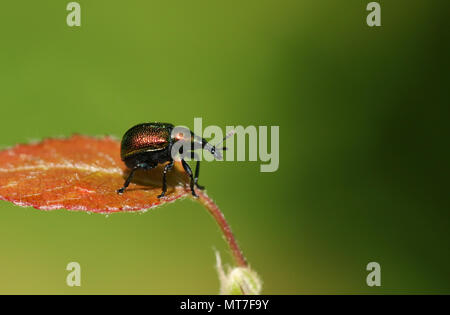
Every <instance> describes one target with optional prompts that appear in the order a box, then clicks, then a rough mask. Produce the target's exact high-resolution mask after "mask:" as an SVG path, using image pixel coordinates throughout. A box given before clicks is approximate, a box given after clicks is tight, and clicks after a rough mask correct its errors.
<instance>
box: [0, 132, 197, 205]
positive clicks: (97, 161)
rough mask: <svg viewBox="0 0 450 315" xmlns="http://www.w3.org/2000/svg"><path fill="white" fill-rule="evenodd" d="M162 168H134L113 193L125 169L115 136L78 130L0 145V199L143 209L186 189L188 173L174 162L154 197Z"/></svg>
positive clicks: (33, 202) (18, 201) (184, 191)
mask: <svg viewBox="0 0 450 315" xmlns="http://www.w3.org/2000/svg"><path fill="white" fill-rule="evenodd" d="M162 168H163V166H162V165H159V166H158V167H157V168H155V169H152V170H150V171H138V172H136V176H135V178H134V180H133V182H132V183H131V184H130V186H129V187H128V189H127V190H126V191H125V193H123V194H122V195H119V194H117V193H116V190H117V189H119V188H120V187H122V185H123V182H124V178H125V177H126V175H128V170H127V168H126V166H125V164H124V163H123V162H122V161H121V160H120V143H119V141H117V140H115V139H113V138H111V137H104V138H93V137H87V136H80V135H74V136H72V137H70V138H68V139H46V140H44V141H42V142H39V143H34V144H21V145H17V146H15V147H13V148H10V149H7V150H4V151H0V199H3V200H7V201H11V202H13V203H15V204H16V205H20V206H32V207H35V208H37V209H43V210H52V209H60V208H65V209H69V210H83V211H89V212H100V213H111V212H119V211H137V210H144V209H149V208H152V207H155V206H157V205H160V204H163V203H166V202H170V201H174V200H176V199H178V198H181V197H184V196H187V195H188V194H190V191H189V189H188V186H187V183H188V177H187V175H186V174H185V173H184V171H183V169H182V166H181V163H179V162H176V163H175V167H174V168H173V169H172V171H170V172H169V174H168V177H167V183H168V190H167V193H166V196H165V197H164V198H161V199H158V198H157V196H158V195H159V194H160V193H161V181H162Z"/></svg>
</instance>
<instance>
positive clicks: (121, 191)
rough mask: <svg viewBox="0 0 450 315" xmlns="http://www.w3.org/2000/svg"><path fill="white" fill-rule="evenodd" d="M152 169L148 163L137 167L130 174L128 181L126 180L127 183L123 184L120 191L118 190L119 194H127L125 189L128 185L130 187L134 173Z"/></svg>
mask: <svg viewBox="0 0 450 315" xmlns="http://www.w3.org/2000/svg"><path fill="white" fill-rule="evenodd" d="M140 168H143V169H150V168H152V167H149V165H148V164H147V163H139V164H137V165H136V166H135V167H133V168H132V169H131V172H130V174H129V175H128V177H127V179H126V180H125V183H124V184H123V187H122V188H120V189H117V193H118V194H123V193H124V192H125V189H127V187H128V185H130V182H131V180H132V179H133V175H134V172H136V171H137V170H138V169H140Z"/></svg>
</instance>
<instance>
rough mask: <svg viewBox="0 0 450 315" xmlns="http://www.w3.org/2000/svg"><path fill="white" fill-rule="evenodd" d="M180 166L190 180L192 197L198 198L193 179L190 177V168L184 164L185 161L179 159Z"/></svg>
mask: <svg viewBox="0 0 450 315" xmlns="http://www.w3.org/2000/svg"><path fill="white" fill-rule="evenodd" d="M181 164H182V165H183V168H184V170H185V171H186V173H188V175H189V177H190V178H191V183H190V186H191V191H192V196H194V197H198V196H197V194H196V193H195V190H194V177H193V176H192V170H191V167H190V166H189V164H187V163H186V161H185V160H184V159H181Z"/></svg>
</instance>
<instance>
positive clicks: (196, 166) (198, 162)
mask: <svg viewBox="0 0 450 315" xmlns="http://www.w3.org/2000/svg"><path fill="white" fill-rule="evenodd" d="M195 157H196V155H195V153H194V152H191V159H195ZM199 174H200V160H197V164H196V165H195V175H194V185H195V186H197V188H198V189H200V190H203V189H205V186H202V185H199V184H198V175H199Z"/></svg>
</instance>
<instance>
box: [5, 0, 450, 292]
mask: <svg viewBox="0 0 450 315" xmlns="http://www.w3.org/2000/svg"><path fill="white" fill-rule="evenodd" d="M68 2H69V1H56V0H53V1H49V0H40V1H23V0H21V1H7V2H5V3H2V5H1V14H0V34H1V44H0V45H1V49H0V104H1V109H2V111H1V113H2V118H1V124H0V146H1V147H2V148H4V147H7V146H11V145H14V144H16V143H22V142H27V141H29V140H34V139H41V138H45V137H51V136H60V135H66V136H68V135H70V134H72V133H75V132H76V133H83V134H88V135H101V134H112V135H115V136H118V137H121V135H122V134H123V133H124V132H125V131H126V130H127V129H128V128H129V127H130V126H132V125H134V124H136V123H139V122H144V121H167V122H172V123H174V124H177V125H187V126H189V127H193V121H194V117H202V118H203V124H204V125H218V126H222V127H225V126H227V125H243V126H248V125H256V126H259V125H267V126H271V125H277V126H280V167H279V170H278V171H277V172H275V173H260V172H259V165H260V163H259V162H223V163H219V162H216V163H204V165H203V167H202V172H201V177H200V178H201V180H200V182H201V183H203V184H204V185H206V186H207V190H208V193H209V194H210V195H211V196H212V197H213V198H214V199H215V200H216V202H217V204H218V205H219V206H220V207H221V208H222V210H223V212H224V213H225V215H226V217H227V219H228V220H229V223H230V224H231V226H232V228H233V230H234V232H235V234H236V236H237V238H238V240H239V242H240V245H241V246H242V249H243V250H244V253H245V254H246V256H247V258H248V260H249V261H250V263H251V265H252V267H253V268H254V269H255V270H256V271H258V273H259V274H260V275H261V277H262V278H263V280H264V291H263V293H266V294H304V293H326V294H328V293H344V294H345V293H364V294H365V293H450V281H449V280H450V269H449V268H448V266H449V265H450V254H449V240H450V233H449V222H450V220H449V208H450V207H449V193H448V179H449V152H448V134H449V127H448V117H449V98H448V89H449V83H450V81H449V62H448V60H449V59H448V57H449V49H448V48H449V39H448V37H444V35H445V31H444V29H445V28H446V25H447V24H448V10H447V9H446V2H447V1H413V0H396V1H379V2H380V4H381V10H382V11H381V14H382V17H381V18H382V20H381V22H382V26H381V27H379V28H376V27H375V28H370V27H368V26H367V25H366V22H365V21H366V16H367V14H368V12H367V11H366V5H367V3H368V2H369V1H368V0H367V1H361V0H348V1H334V0H329V1H314V0H296V1H286V0H284V1H275V0H270V1H267V0H258V1H256V0H251V1H250V0H246V1H234V0H233V1H223V0H220V1H197V0H194V1H170V2H167V1H137V0H132V1H115V2H112V1H100V0H97V1H87V0H80V1H79V3H80V5H81V10H82V15H81V23H82V25H81V27H79V28H77V27H73V28H70V27H68V26H67V25H66V15H67V14H68V12H67V11H66V9H65V8H66V5H67V3H68ZM446 35H447V36H448V33H447V34H446ZM214 248H216V249H218V250H219V251H220V252H221V253H222V258H223V260H225V261H226V262H228V263H230V262H231V259H230V255H229V253H228V251H227V248H226V244H225V242H224V241H223V239H222V236H221V234H220V232H219V229H218V227H217V226H216V224H215V222H214V221H213V220H212V219H211V218H210V217H209V215H208V214H207V212H206V211H205V210H204V209H203V208H202V206H201V205H200V204H197V203H194V202H191V201H189V200H182V201H177V202H175V203H173V204H170V205H166V206H164V207H161V208H158V209H156V210H154V211H149V212H147V213H145V214H126V213H124V214H116V215H111V216H109V217H105V216H103V215H93V214H92V215H88V214H86V213H82V212H69V211H66V210H57V211H50V212H44V211H39V210H35V209H32V208H20V207H17V206H14V205H12V204H9V203H7V202H3V201H2V202H0V293H27V294H28V293H43V294H47V293H62V294H77V293H112V294H116V293H126V294H128V293H129V294H131V293H136V294H215V293H217V292H218V288H219V282H218V278H217V275H216V272H215V269H214V265H215V258H214V251H213V249H214ZM70 261H77V262H79V263H80V264H81V268H82V286H81V287H79V288H77V287H74V288H70V287H68V286H67V285H66V282H65V279H66V275H67V274H68V272H67V271H66V270H65V268H66V265H67V264H68V263H69V262H70ZM371 261H376V262H379V263H380V264H381V271H382V280H381V281H382V286H381V287H379V288H375V287H373V288H370V287H368V286H367V285H366V275H367V274H368V272H367V271H366V265H367V263H369V262H371Z"/></svg>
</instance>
